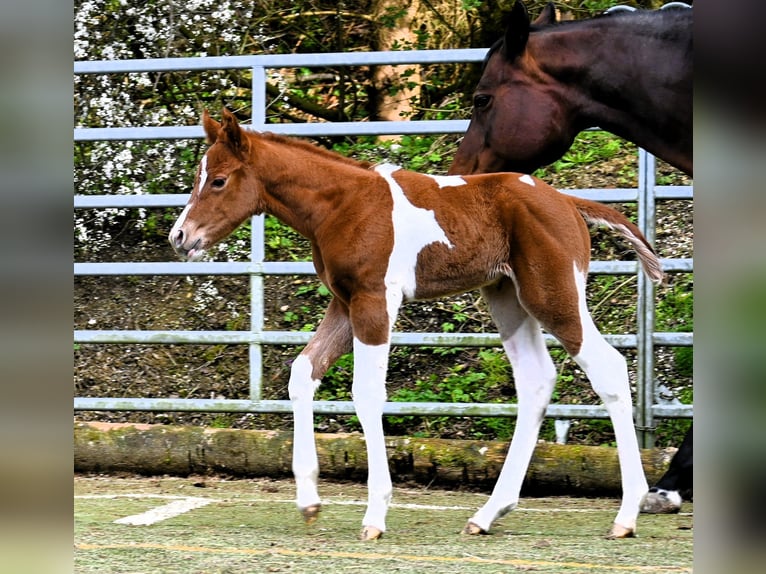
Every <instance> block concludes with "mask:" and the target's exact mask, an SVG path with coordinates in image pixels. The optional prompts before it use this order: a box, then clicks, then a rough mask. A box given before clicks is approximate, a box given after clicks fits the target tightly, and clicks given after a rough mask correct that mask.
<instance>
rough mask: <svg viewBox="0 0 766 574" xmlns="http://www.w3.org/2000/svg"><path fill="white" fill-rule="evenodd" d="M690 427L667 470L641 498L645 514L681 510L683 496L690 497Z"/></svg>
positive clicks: (691, 463)
mask: <svg viewBox="0 0 766 574" xmlns="http://www.w3.org/2000/svg"><path fill="white" fill-rule="evenodd" d="M692 428H693V427H689V430H688V431H687V433H686V436H685V437H684V440H683V442H682V443H681V446H680V447H678V451H677V452H676V454H675V456H673V460H671V461H670V466H669V467H668V471H667V472H666V473H665V474H664V475H663V476H662V478H661V479H660V480H659V481H658V482H657V484H656V485H654V486H653V487H651V488H650V489H649V492H648V493H647V494H646V496H644V498H643V499H642V500H641V512H646V513H647V514H671V513H674V512H679V511H680V510H681V503H682V502H683V500H684V498H687V499H689V498H691V493H692V484H693V482H694V473H693V462H694V461H693V452H692Z"/></svg>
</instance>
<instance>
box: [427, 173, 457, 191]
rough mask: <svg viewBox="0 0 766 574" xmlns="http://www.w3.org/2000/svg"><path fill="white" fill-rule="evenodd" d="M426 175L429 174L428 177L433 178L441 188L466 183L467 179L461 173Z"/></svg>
mask: <svg viewBox="0 0 766 574" xmlns="http://www.w3.org/2000/svg"><path fill="white" fill-rule="evenodd" d="M425 175H428V177H430V178H431V179H433V180H434V181H435V182H436V183H437V184H438V185H439V188H444V187H459V186H461V185H465V180H464V179H463V178H462V176H459V175H431V174H425Z"/></svg>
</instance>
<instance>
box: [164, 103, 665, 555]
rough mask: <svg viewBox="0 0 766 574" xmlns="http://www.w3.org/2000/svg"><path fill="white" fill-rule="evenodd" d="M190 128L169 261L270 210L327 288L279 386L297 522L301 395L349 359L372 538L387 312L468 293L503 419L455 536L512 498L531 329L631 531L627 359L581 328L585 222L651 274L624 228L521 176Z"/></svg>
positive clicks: (303, 493)
mask: <svg viewBox="0 0 766 574" xmlns="http://www.w3.org/2000/svg"><path fill="white" fill-rule="evenodd" d="M202 123H203V126H204V130H205V134H206V136H207V142H208V144H210V147H209V149H208V150H207V152H206V153H205V155H204V156H203V158H202V161H201V163H200V166H199V169H198V172H197V176H196V180H195V183H194V188H193V190H192V193H191V195H190V197H189V202H188V204H187V205H186V207H185V209H184V210H183V212H182V213H181V215H180V217H179V219H178V221H177V222H176V223H175V225H174V226H173V228H172V230H171V231H170V236H169V240H170V243H171V244H172V246H173V248H174V249H175V250H176V252H177V253H178V254H179V255H180V256H181V257H184V258H187V259H199V258H200V257H202V256H203V255H204V253H205V251H206V250H207V249H209V248H210V247H211V246H212V245H214V244H215V243H216V242H218V241H220V240H222V239H224V238H225V237H226V236H228V235H229V234H230V233H231V232H232V231H233V230H234V229H235V228H236V227H237V226H238V225H239V224H240V223H242V222H243V221H245V220H246V219H247V218H249V217H250V216H251V215H253V214H260V213H269V214H272V215H274V216H275V217H277V218H279V219H280V220H281V221H282V222H283V223H285V224H287V225H289V226H291V227H293V228H294V229H295V230H296V231H298V232H299V233H301V234H302V235H303V236H305V237H306V238H307V239H308V240H309V241H310V243H311V246H312V253H313V260H314V266H315V268H316V271H317V275H318V276H319V278H320V279H321V280H322V282H323V283H324V284H325V285H326V286H327V287H328V289H329V290H330V291H331V292H332V294H333V298H332V300H331V302H330V304H329V307H328V309H327V312H326V315H325V317H324V319H323V320H322V322H321V323H320V325H319V327H318V328H317V331H316V333H315V334H314V336H313V337H312V339H311V340H310V342H309V343H308V344H307V345H306V347H305V348H304V349H303V351H302V352H301V353H300V355H299V356H298V357H297V358H296V359H295V361H294V363H293V365H292V369H291V374H290V380H289V384H288V393H289V396H290V400H291V401H292V405H293V417H294V446H293V472H294V475H295V480H296V490H297V496H296V503H297V505H298V508H299V509H300V511H301V513H302V514H303V517H304V519H305V520H306V521H308V522H313V521H314V520H315V519H316V518H317V516H318V514H319V511H320V507H321V502H320V498H319V494H318V490H317V486H318V485H317V479H318V475H319V465H318V459H317V451H316V444H315V442H314V438H313V430H314V429H313V414H312V401H313V397H314V393H315V391H316V389H317V387H318V386H319V384H320V383H321V379H322V376H323V375H324V374H325V372H326V371H327V369H328V368H329V367H330V366H331V365H332V364H333V363H334V362H335V360H336V359H337V358H338V357H340V356H341V355H342V354H344V353H347V352H350V351H352V350H353V353H354V374H353V382H352V394H353V402H354V408H355V410H356V413H357V416H358V417H359V420H360V422H361V424H362V429H363V431H364V435H365V441H366V445H367V457H368V469H369V476H368V492H369V498H368V504H367V511H366V513H365V515H364V518H363V520H362V534H361V537H362V539H365V540H370V539H375V538H378V537H379V536H380V535H381V534H382V533H383V532H384V531H385V530H386V515H387V512H388V506H389V503H390V500H391V495H392V482H391V476H390V473H389V467H388V462H387V456H386V444H385V440H384V435H383V424H382V414H383V406H384V403H385V401H386V389H385V380H386V371H387V368H388V353H389V349H390V344H391V332H392V329H393V325H394V321H395V319H396V316H397V313H398V311H399V307H400V305H401V304H402V302H403V301H405V300H415V299H431V298H437V297H441V296H445V295H450V294H454V293H460V292H464V291H468V290H472V289H477V288H478V289H481V292H482V295H483V296H484V298H485V299H486V300H487V302H488V305H489V309H490V312H491V315H492V317H493V319H494V321H495V323H496V325H497V327H498V331H499V333H500V336H501V339H502V342H503V347H504V349H505V351H506V354H507V356H508V358H509V360H510V362H511V365H512V367H513V373H514V378H515V384H516V391H517V394H518V418H517V424H516V430H515V432H514V435H513V439H512V441H511V445H510V449H509V451H508V455H507V459H506V461H505V464H504V465H503V468H502V470H501V473H500V476H499V478H498V482H497V484H496V486H495V488H494V491H493V492H492V495H491V496H490V497H489V499H488V500H487V502H486V503H485V504H484V505H483V506H482V507H481V508H480V509H479V510H478V511H477V512H476V513H475V514H474V515H473V516H472V517H471V518H470V519H469V521H468V523H467V525H466V527H465V532H466V533H469V534H478V533H482V532H487V531H488V530H489V529H490V527H491V525H492V523H493V522H494V521H495V520H496V519H497V518H499V517H501V516H503V515H504V514H506V513H507V512H509V511H510V510H512V509H513V508H514V507H515V506H516V504H517V502H518V500H519V493H520V489H521V485H522V481H523V479H524V476H525V474H526V470H527V467H528V465H529V461H530V458H531V456H532V453H533V450H534V448H535V443H536V442H537V435H538V432H539V429H540V424H541V423H542V420H543V416H544V413H545V409H546V407H547V405H548V403H549V402H550V399H551V393H552V391H553V387H554V384H555V381H556V369H555V367H554V364H553V361H552V360H551V357H550V355H549V353H548V351H547V348H546V344H545V340H544V339H543V334H542V328H545V329H546V330H547V331H548V332H549V333H551V334H552V335H553V336H555V337H556V338H557V339H558V340H559V341H560V342H561V344H562V345H563V347H564V349H566V351H567V352H568V353H569V354H570V355H571V356H572V357H573V358H574V360H575V361H576V362H577V364H578V365H579V366H580V367H581V368H582V369H583V370H584V371H585V373H586V374H587V376H588V378H589V379H590V381H591V384H592V385H593V388H594V389H595V390H596V392H597V393H598V394H599V396H600V397H601V399H602V400H603V402H604V404H605V406H606V408H607V410H608V412H609V416H610V417H611V420H612V423H613V425H614V431H615V437H616V440H617V445H618V447H617V449H618V456H619V461H620V467H621V474H622V490H623V497H622V504H621V506H620V509H619V511H618V513H617V516H616V518H615V521H614V524H613V525H612V528H611V531H610V534H609V535H610V536H612V537H616V538H617V537H627V536H632V535H633V534H634V532H635V529H636V519H637V517H638V514H639V503H640V500H641V498H642V496H643V495H644V494H645V493H646V491H647V488H648V485H647V482H646V479H645V476H644V472H643V468H642V465H641V458H640V455H639V449H638V441H637V438H636V433H635V428H634V426H633V415H632V410H633V408H632V401H631V393H630V386H629V380H628V370H627V364H626V361H625V359H624V357H623V356H622V355H621V354H620V353H619V352H618V351H617V350H616V349H614V348H613V347H612V346H610V345H609V344H608V343H607V342H606V340H605V339H604V338H603V337H602V335H601V334H600V333H599V331H598V329H597V328H596V326H595V325H594V323H593V320H592V318H591V316H590V313H589V312H588V310H587V305H586V300H585V282H586V278H587V274H588V264H589V260H590V235H589V232H588V228H587V225H586V221H588V222H591V223H596V224H599V225H605V226H608V227H610V228H611V229H613V230H614V231H615V232H617V233H618V234H619V235H620V236H622V237H623V239H625V240H626V241H627V243H628V244H629V245H630V246H631V248H632V249H634V250H635V251H636V253H637V255H638V259H639V261H640V263H641V266H642V268H643V270H644V272H645V273H646V274H647V275H648V276H649V278H650V279H651V280H652V281H656V282H659V281H661V279H662V277H663V273H662V270H661V268H660V262H659V259H658V258H657V256H656V255H655V253H654V251H653V249H652V247H651V246H650V245H649V244H648V243H647V241H646V239H645V238H644V237H643V235H642V234H641V232H640V230H639V229H638V228H637V227H636V226H635V225H633V224H632V223H631V222H630V221H629V220H628V219H627V218H626V217H625V216H623V215H622V214H620V213H619V212H617V211H615V210H614V209H612V208H610V207H607V206H605V205H602V204H599V203H596V202H592V201H587V200H584V199H579V198H575V197H571V196H568V195H565V194H562V193H559V192H557V191H556V190H554V189H553V188H551V187H550V186H548V185H546V184H545V183H544V182H542V181H541V180H539V179H537V178H534V177H531V176H529V175H522V174H518V173H502V174H489V175H475V176H431V175H422V174H419V173H415V172H411V171H405V170H403V169H401V168H399V167H397V166H393V165H390V164H383V165H378V166H371V165H370V164H364V163H360V162H357V161H354V160H351V159H348V158H345V157H343V156H340V155H338V154H335V153H333V152H329V151H327V150H325V149H322V148H318V147H317V146H314V145H311V144H310V143H307V142H304V141H301V140H296V139H294V138H287V137H284V136H278V135H274V134H259V133H256V132H253V131H248V130H244V129H243V128H242V127H241V126H240V125H239V123H238V122H237V120H236V119H235V118H234V116H233V115H232V114H231V113H230V112H228V111H227V110H224V111H223V117H222V121H221V122H220V123H219V122H217V121H215V120H214V119H212V118H211V117H210V116H209V115H208V114H207V112H205V113H204V114H203V117H202Z"/></svg>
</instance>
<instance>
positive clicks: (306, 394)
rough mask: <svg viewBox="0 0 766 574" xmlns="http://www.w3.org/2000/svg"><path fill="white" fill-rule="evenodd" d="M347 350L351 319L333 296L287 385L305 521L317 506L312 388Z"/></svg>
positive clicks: (295, 467) (300, 505) (299, 499)
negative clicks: (290, 402)
mask: <svg viewBox="0 0 766 574" xmlns="http://www.w3.org/2000/svg"><path fill="white" fill-rule="evenodd" d="M350 351H351V323H350V322H349V318H348V309H347V308H346V307H345V305H343V304H342V303H341V302H340V301H338V300H337V299H333V300H332V301H331V302H330V306H329V307H328V308H327V313H326V314H325V317H324V319H322V322H321V323H320V324H319V327H318V328H317V331H316V333H315V334H314V336H313V337H312V339H311V341H309V343H308V344H307V345H306V347H305V348H304V349H303V351H301V353H300V355H298V357H297V358H296V359H295V361H294V362H293V366H292V370H291V372H290V383H289V385H288V392H289V395H290V400H291V401H292V407H293V424H294V430H293V474H294V475H295V486H296V491H297V493H296V503H297V505H298V509H299V510H300V511H301V513H302V514H303V518H304V519H305V520H306V522H308V523H311V522H313V521H314V520H316V518H317V516H318V514H319V510H320V508H321V503H320V499H319V493H318V491H317V479H318V476H319V460H318V458H317V451H316V443H315V441H314V411H313V405H312V401H313V399H314V391H316V389H317V387H318V386H319V383H320V381H321V378H322V376H323V375H324V374H325V372H327V369H328V368H330V366H331V365H332V364H333V363H334V362H335V361H336V360H337V359H338V357H340V356H341V355H343V354H344V353H348V352H350Z"/></svg>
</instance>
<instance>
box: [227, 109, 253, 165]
mask: <svg viewBox="0 0 766 574" xmlns="http://www.w3.org/2000/svg"><path fill="white" fill-rule="evenodd" d="M221 120H222V121H221V136H222V141H224V142H226V143H227V144H228V145H229V147H230V148H231V149H232V151H234V152H235V153H240V154H242V153H244V152H246V151H247V149H248V145H247V137H246V135H245V133H244V131H243V130H242V128H241V127H240V125H239V122H238V121H237V118H236V117H235V116H234V114H232V113H231V112H230V111H229V110H227V109H226V108H223V110H222V113H221Z"/></svg>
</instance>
